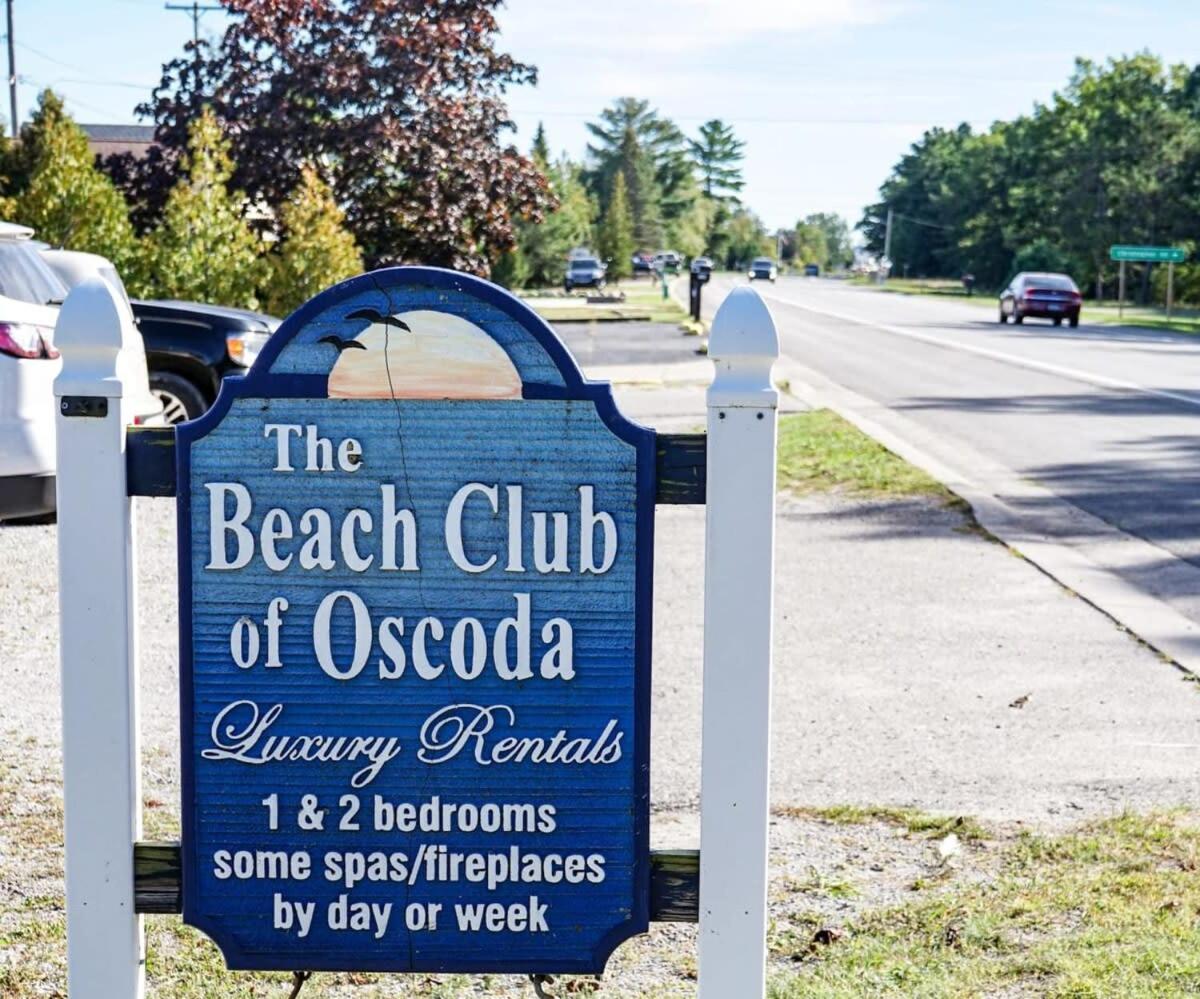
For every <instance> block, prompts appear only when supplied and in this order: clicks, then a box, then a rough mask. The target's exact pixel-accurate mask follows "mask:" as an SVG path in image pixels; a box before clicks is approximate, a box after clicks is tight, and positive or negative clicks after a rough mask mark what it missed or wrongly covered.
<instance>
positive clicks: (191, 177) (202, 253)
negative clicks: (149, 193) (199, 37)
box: [148, 110, 267, 308]
mask: <svg viewBox="0 0 1200 999" xmlns="http://www.w3.org/2000/svg"><path fill="white" fill-rule="evenodd" d="M183 168H184V175H183V176H182V177H181V178H180V180H179V182H178V183H177V184H176V185H175V187H174V188H172V190H171V193H170V195H169V196H168V197H167V203H166V207H165V208H164V210H163V220H162V223H161V224H160V225H159V226H158V228H157V229H155V230H154V231H153V232H152V233H151V234H150V237H149V252H148V255H149V261H150V270H151V276H152V280H153V283H154V287H155V290H156V292H157V294H158V295H160V296H162V297H164V298H183V299H193V300H196V301H201V302H212V303H214V304H217V305H234V306H243V307H246V308H256V307H257V306H258V298H257V294H256V293H257V291H258V288H259V287H260V285H261V284H262V283H263V280H264V278H265V277H266V274H265V271H266V269H267V264H266V261H265V260H264V259H263V258H262V257H261V256H260V249H261V240H260V239H259V238H258V236H256V235H255V234H254V232H253V231H252V230H251V229H250V226H249V225H248V224H247V222H246V219H245V212H244V209H245V204H246V198H245V196H244V195H242V194H241V193H240V192H236V191H230V190H229V188H228V182H229V178H230V176H231V174H232V171H233V163H232V161H231V159H230V156H229V145H228V143H227V142H226V140H225V137H224V135H223V134H222V132H221V126H220V125H219V124H218V122H217V119H216V116H215V115H213V114H212V113H211V112H210V111H208V110H205V111H204V112H203V113H202V114H201V115H200V117H199V118H197V119H196V121H195V122H194V123H193V124H192V127H191V131H190V137H189V140H188V150H187V155H186V157H185V158H184V163H183Z"/></svg>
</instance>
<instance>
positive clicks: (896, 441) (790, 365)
mask: <svg viewBox="0 0 1200 999" xmlns="http://www.w3.org/2000/svg"><path fill="white" fill-rule="evenodd" d="M777 371H778V372H779V374H780V375H782V376H783V377H785V378H788V379H789V380H790V382H791V387H792V390H793V391H794V392H796V393H797V394H798V395H800V396H801V397H802V398H804V399H806V400H807V401H808V402H809V403H810V404H812V405H814V406H824V407H826V408H829V409H832V410H834V411H835V412H836V413H838V414H839V415H840V416H842V417H843V418H844V419H846V420H848V421H849V422H851V423H853V424H854V425H855V426H857V427H858V428H859V429H860V430H862V431H863V432H864V433H866V434H867V435H869V436H870V437H872V438H874V439H875V440H876V441H878V442H879V443H880V444H882V445H883V446H884V447H886V448H887V449H888V450H889V451H892V452H894V453H895V454H897V455H899V456H900V457H901V458H903V459H904V460H905V461H908V462H910V463H911V464H913V465H916V466H917V467H918V468H920V469H922V470H923V471H925V472H927V473H929V474H930V475H931V476H933V477H934V478H935V479H937V480H938V481H939V482H941V483H942V484H943V485H945V486H946V487H947V488H948V489H950V490H951V491H952V492H954V493H955V494H957V495H958V496H960V497H961V498H962V499H963V500H965V501H966V502H967V503H968V504H969V505H970V507H971V509H972V511H973V513H974V516H975V519H976V520H977V521H978V523H979V525H980V526H981V527H982V528H983V529H984V530H986V531H987V532H989V533H990V534H992V535H994V536H995V537H996V538H997V539H999V540H1000V541H1001V542H1003V543H1004V544H1005V545H1007V546H1008V547H1009V548H1011V549H1012V550H1013V551H1014V552H1016V553H1017V554H1018V555H1020V556H1021V557H1023V558H1024V559H1026V560H1027V561H1028V562H1030V563H1031V564H1032V565H1034V566H1035V567H1036V568H1038V569H1039V570H1041V571H1042V572H1044V573H1045V574H1046V575H1048V576H1050V577H1051V578H1052V579H1054V580H1055V581H1057V582H1058V583H1059V584H1061V585H1062V586H1064V587H1065V588H1067V589H1068V590H1070V591H1071V592H1073V593H1074V594H1076V595H1077V596H1079V597H1080V598H1081V599H1083V600H1084V601H1086V602H1087V603H1089V604H1091V605H1092V606H1093V607H1095V608H1096V609H1097V610H1099V611H1100V612H1101V613H1103V614H1105V615H1106V616H1108V617H1109V618H1111V619H1112V620H1113V621H1115V622H1116V623H1117V624H1118V625H1120V626H1121V627H1123V628H1124V629H1126V630H1128V631H1130V632H1132V633H1133V634H1134V635H1135V636H1136V637H1137V638H1139V639H1141V640H1142V641H1143V642H1145V643H1146V644H1147V645H1149V646H1150V647H1151V648H1153V649H1154V650H1155V651H1157V652H1159V653H1161V654H1162V655H1164V656H1166V657H1167V658H1169V659H1170V660H1171V661H1172V662H1173V663H1174V664H1175V665H1176V666H1178V667H1180V668H1181V669H1183V670H1185V671H1186V672H1188V673H1190V674H1193V675H1197V676H1200V625H1198V624H1196V623H1195V622H1193V621H1192V620H1190V619H1189V618H1188V617H1186V616H1185V615H1184V614H1182V613H1181V612H1180V611H1179V610H1177V609H1176V608H1175V607H1173V606H1172V605H1171V604H1170V603H1168V602H1167V601H1166V600H1165V599H1163V598H1161V597H1158V596H1155V595H1154V594H1152V593H1147V592H1146V591H1145V590H1143V589H1142V588H1140V587H1138V586H1135V585H1134V584H1132V583H1130V582H1129V581H1128V580H1127V579H1125V578H1123V576H1122V573H1126V574H1131V573H1135V572H1139V571H1140V572H1142V573H1145V572H1147V569H1146V567H1148V566H1156V565H1157V564H1158V563H1163V564H1164V567H1163V568H1161V569H1156V579H1160V580H1161V582H1162V584H1163V588H1164V589H1166V588H1169V587H1170V586H1172V585H1173V586H1174V587H1176V589H1177V591H1178V590H1182V591H1183V592H1191V593H1197V592H1200V570H1198V569H1196V568H1195V567H1194V566H1192V565H1190V564H1189V563H1185V562H1183V561H1182V560H1179V559H1177V558H1175V557H1174V556H1173V555H1171V554H1170V553H1169V552H1166V551H1164V550H1163V549H1161V548H1158V547H1157V546H1155V545H1153V544H1151V543H1150V542H1147V541H1144V540H1142V539H1141V538H1138V537H1135V536H1133V535H1131V534H1127V533H1125V532H1124V531H1121V530H1119V529H1118V528H1115V527H1113V526H1112V525H1111V524H1109V523H1107V522H1106V521H1103V520H1101V519H1100V518H1098V517H1095V516H1093V515H1092V514H1089V513H1087V512H1086V511H1084V510H1082V509H1080V508H1079V507H1077V506H1075V505H1074V504H1072V503H1069V502H1067V501H1066V500H1063V499H1061V498H1060V497H1058V496H1056V495H1055V494H1054V493H1052V492H1050V491H1049V490H1047V489H1044V488H1042V487H1041V486H1038V485H1036V484H1035V483H1032V482H1030V481H1028V480H1025V479H1022V478H1020V477H1019V476H1016V475H1015V474H1014V473H1012V472H1011V471H1010V470H1008V469H1005V468H1003V467H1002V466H1000V465H999V464H998V463H995V462H991V461H989V460H988V459H986V458H984V457H983V456H981V455H978V454H976V453H974V452H973V451H971V449H969V448H967V447H965V446H963V445H961V444H959V443H957V442H956V443H955V444H954V445H953V446H950V445H947V444H946V443H945V442H944V441H942V442H941V443H940V446H939V440H938V438H937V437H936V435H934V434H932V433H931V432H929V431H926V430H924V429H923V428H921V427H919V426H918V425H916V424H915V423H913V422H912V421H910V420H908V419H907V418H906V417H904V416H901V415H899V414H897V413H895V412H893V411H892V410H890V409H888V408H887V407H886V406H883V405H880V404H878V403H875V402H872V401H871V400H869V399H867V398H865V397H864V396H861V395H859V394H858V393H856V392H853V391H851V390H849V389H846V388H843V387H842V386H840V385H838V384H836V383H835V382H833V381H831V380H830V379H828V378H826V377H825V376H824V375H822V374H820V373H819V372H817V371H814V370H813V369H811V368H808V367H806V366H805V365H803V364H801V363H799V362H797V361H794V360H791V359H787V358H785V359H781V360H780V363H779V365H778V367H777ZM947 452H953V453H952V454H950V453H947ZM1021 507H1025V509H1021ZM1031 508H1036V512H1030V510H1031Z"/></svg>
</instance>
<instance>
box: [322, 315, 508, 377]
mask: <svg viewBox="0 0 1200 999" xmlns="http://www.w3.org/2000/svg"><path fill="white" fill-rule="evenodd" d="M346 318H347V319H365V320H367V321H368V322H369V323H370V325H369V326H368V327H367V328H366V329H365V330H363V331H362V332H361V333H359V334H358V335H357V336H356V337H355V338H354V339H353V340H341V339H340V338H338V337H335V336H329V337H326V338H325V341H324V342H331V343H334V344H335V346H337V347H338V349H339V351H340V354H339V356H338V360H337V363H336V364H335V365H334V366H333V370H332V371H331V372H330V375H329V397H330V398H331V399H389V398H394V399H519V398H521V376H520V375H519V374H518V373H517V369H516V368H515V367H513V363H512V361H511V360H509V357H508V355H507V354H506V353H505V352H504V350H503V348H501V347H500V345H499V344H497V343H496V341H495V340H493V339H492V338H491V337H490V336H488V334H487V333H485V332H484V331H483V330H482V329H480V328H479V327H478V326H476V325H475V324H474V323H472V322H471V321H470V320H468V319H464V318H463V317H461V316H456V315H453V314H452V313H448V312H434V311H432V310H430V309H417V310H414V311H411V312H401V313H398V314H396V315H390V316H389V315H381V314H380V313H378V312H376V311H375V310H373V309H358V310H356V311H354V312H352V313H350V314H349V315H348V316H347V317H346Z"/></svg>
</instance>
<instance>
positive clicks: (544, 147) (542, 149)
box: [529, 121, 550, 173]
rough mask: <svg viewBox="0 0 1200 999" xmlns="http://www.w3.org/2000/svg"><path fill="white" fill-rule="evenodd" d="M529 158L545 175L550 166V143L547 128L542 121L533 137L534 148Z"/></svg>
mask: <svg viewBox="0 0 1200 999" xmlns="http://www.w3.org/2000/svg"><path fill="white" fill-rule="evenodd" d="M529 156H530V158H531V159H532V160H533V163H534V166H536V167H537V168H538V169H539V170H541V171H542V172H543V173H545V172H546V168H547V167H548V166H549V165H550V143H549V142H547V141H546V126H545V125H543V124H542V123H541V122H540V121H539V122H538V127H537V131H536V132H535V133H534V135H533V146H532V147H531V148H530V150H529Z"/></svg>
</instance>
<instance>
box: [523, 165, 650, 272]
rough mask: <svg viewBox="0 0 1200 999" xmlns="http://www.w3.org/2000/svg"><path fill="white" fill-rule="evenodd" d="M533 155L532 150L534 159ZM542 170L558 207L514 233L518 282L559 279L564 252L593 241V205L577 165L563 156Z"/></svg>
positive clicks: (525, 224) (524, 224) (564, 257)
mask: <svg viewBox="0 0 1200 999" xmlns="http://www.w3.org/2000/svg"><path fill="white" fill-rule="evenodd" d="M536 155H537V154H536V151H535V154H534V156H535V161H536ZM545 172H546V177H547V178H548V179H549V181H550V191H551V193H552V194H553V195H554V198H555V200H556V201H557V203H558V207H557V208H556V209H554V211H552V212H550V213H549V214H548V215H547V216H546V219H545V221H544V222H540V223H538V222H526V223H523V224H522V225H521V226H520V228H519V229H518V237H517V245H518V248H519V249H520V252H521V255H522V257H523V259H524V269H525V275H524V280H523V281H522V282H521V283H522V284H528V285H532V286H535V287H540V286H545V285H553V284H556V283H558V281H560V280H561V279H562V272H563V265H564V263H565V262H566V259H567V254H569V253H570V252H571V250H573V249H575V248H576V247H580V246H588V245H590V244H591V242H592V217H593V212H594V205H593V203H592V200H591V198H589V197H588V192H587V188H585V187H584V186H583V181H582V180H580V177H579V167H578V166H576V165H575V164H574V163H572V162H571V161H570V160H568V159H566V158H563V159H562V160H560V161H559V162H558V163H555V164H551V165H548V166H547V167H546V169H545ZM630 252H631V253H632V252H633V251H632V250H631V251H630Z"/></svg>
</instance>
